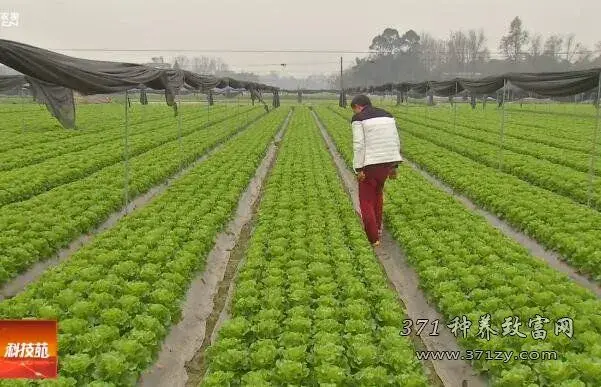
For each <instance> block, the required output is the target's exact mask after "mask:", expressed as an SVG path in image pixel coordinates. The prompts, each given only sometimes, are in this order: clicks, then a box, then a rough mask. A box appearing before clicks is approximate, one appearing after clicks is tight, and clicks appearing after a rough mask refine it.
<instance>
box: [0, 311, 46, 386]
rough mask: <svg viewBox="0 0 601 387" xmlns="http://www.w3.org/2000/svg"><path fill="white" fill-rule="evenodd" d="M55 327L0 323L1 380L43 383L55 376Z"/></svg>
mask: <svg viewBox="0 0 601 387" xmlns="http://www.w3.org/2000/svg"><path fill="white" fill-rule="evenodd" d="M57 341H58V324H57V322H56V321H46V320H0V379H46V378H56V377H57V374H58V356H57V348H58V345H57Z"/></svg>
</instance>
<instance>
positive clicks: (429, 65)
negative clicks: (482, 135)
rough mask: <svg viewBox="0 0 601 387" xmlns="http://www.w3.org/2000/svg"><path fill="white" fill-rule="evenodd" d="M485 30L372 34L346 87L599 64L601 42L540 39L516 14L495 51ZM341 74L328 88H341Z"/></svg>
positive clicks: (555, 37)
mask: <svg viewBox="0 0 601 387" xmlns="http://www.w3.org/2000/svg"><path fill="white" fill-rule="evenodd" d="M487 43H488V39H487V38H486V35H485V33H484V30H482V29H479V30H475V29H470V30H467V31H463V30H459V31H452V32H450V34H449V36H448V37H446V38H444V39H438V38H435V37H433V36H432V35H430V34H428V33H422V34H418V33H416V32H415V31H414V30H412V29H410V30H408V31H406V32H405V33H403V34H401V33H399V31H398V30H397V29H394V28H386V29H384V31H383V32H382V33H381V34H379V35H377V36H375V37H374V38H373V39H372V41H371V45H370V46H369V49H370V50H372V51H373V53H372V54H370V55H369V56H367V57H365V58H355V62H354V64H353V66H352V67H351V68H349V69H348V70H346V71H345V72H344V73H343V77H344V84H345V86H350V87H353V86H370V85H380V84H384V83H388V82H411V81H423V80H427V79H433V80H443V79H450V78H454V77H481V76H487V75H495V74H502V73H506V72H556V71H569V70H578V69H586V68H591V67H601V41H600V42H599V43H597V45H596V47H595V48H594V50H591V49H588V48H586V47H585V46H584V45H583V44H581V43H579V42H578V41H577V40H576V37H575V35H574V34H567V35H563V34H554V35H551V36H549V37H547V38H546V39H544V40H543V37H542V35H541V34H538V33H533V32H530V31H528V30H527V29H526V27H525V26H524V23H523V22H522V20H521V19H520V18H519V17H516V18H514V19H513V20H512V21H511V23H510V25H509V29H508V31H507V33H506V34H505V35H504V36H503V37H502V38H501V40H500V42H499V46H498V50H499V51H498V52H497V53H492V52H491V51H490V49H489V48H488V45H487ZM339 81H340V77H339V76H337V77H336V78H335V79H334V82H333V84H332V85H331V86H332V87H339Z"/></svg>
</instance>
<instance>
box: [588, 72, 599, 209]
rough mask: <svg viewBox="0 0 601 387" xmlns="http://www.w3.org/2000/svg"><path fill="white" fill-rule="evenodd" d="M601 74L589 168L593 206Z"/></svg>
mask: <svg viewBox="0 0 601 387" xmlns="http://www.w3.org/2000/svg"><path fill="white" fill-rule="evenodd" d="M600 103H601V72H600V73H599V84H598V86H597V123H596V125H595V131H594V133H593V146H592V149H591V165H590V168H589V177H588V178H589V185H588V205H589V207H590V206H591V202H592V200H593V194H594V193H595V189H594V186H593V184H594V183H595V161H596V157H597V155H596V153H597V141H598V140H599V118H600V117H599V116H600V112H601V106H600Z"/></svg>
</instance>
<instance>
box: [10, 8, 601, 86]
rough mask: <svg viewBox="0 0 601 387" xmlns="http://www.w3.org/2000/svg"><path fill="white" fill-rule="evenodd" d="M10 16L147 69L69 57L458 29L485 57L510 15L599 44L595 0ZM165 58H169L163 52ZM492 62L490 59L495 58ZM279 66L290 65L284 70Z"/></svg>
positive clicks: (339, 47)
mask: <svg viewBox="0 0 601 387" xmlns="http://www.w3.org/2000/svg"><path fill="white" fill-rule="evenodd" d="M1 12H17V13H18V14H19V26H18V27H10V28H2V27H0V37H2V38H5V39H11V40H17V41H21V42H24V43H28V44H33V45H36V46H40V47H43V48H49V49H56V50H58V51H60V52H63V53H65V54H68V55H74V56H80V57H87V58H96V59H107V60H122V61H135V62H139V61H148V60H149V58H150V57H152V56H155V55H157V54H160V53H157V52H100V51H85V52H74V51H68V49H75V48H76V49H91V50H92V49H93V50H97V49H138V50H140V49H142V50H144V49H146V50H156V49H171V50H178V49H186V50H205V51H210V50H227V49H233V50H295V49H298V50H335V51H364V50H367V49H368V47H369V44H370V42H371V39H372V38H373V36H375V35H377V34H378V33H380V32H381V31H382V30H383V29H384V28H385V27H393V28H396V29H398V30H399V31H400V32H401V33H402V32H404V31H406V30H408V29H414V30H415V31H417V32H418V33H420V32H422V31H427V32H429V33H431V34H432V35H434V36H436V37H440V38H442V37H445V36H447V35H448V33H449V31H451V30H457V29H464V30H467V29H470V28H475V29H479V28H483V29H484V30H485V32H486V36H487V37H488V46H489V48H490V49H491V51H493V52H496V51H498V41H499V39H500V37H501V36H502V35H503V34H504V33H505V31H506V30H507V28H508V25H509V23H510V21H511V19H513V17H515V16H520V17H521V18H522V19H523V21H524V24H525V27H526V28H527V29H528V30H530V31H534V32H539V33H541V34H543V36H548V35H549V34H552V33H575V34H576V38H577V40H578V41H581V42H582V43H584V44H585V46H587V47H588V48H591V49H592V48H593V47H594V45H595V43H596V42H597V41H599V40H601V27H600V26H599V20H600V19H599V18H600V16H601V1H599V0H571V1H565V0H503V1H491V0H479V1H476V0H425V1H424V0H421V1H415V0H413V1H407V0H374V1H357V0H346V1H338V0H301V1H299V0H210V1H202V0H196V1H195V0H102V1H100V0H1V1H0V13H1ZM162 54H163V55H164V56H165V58H166V59H171V58H173V56H174V55H176V54H177V53H174V52H164V53H162ZM185 54H186V55H188V56H194V55H207V56H218V57H221V58H223V59H224V60H225V61H226V62H227V63H228V64H229V65H230V66H231V67H232V68H235V69H241V68H244V69H247V70H249V71H254V72H257V73H266V72H268V71H270V70H277V71H278V72H279V73H282V74H286V73H287V74H292V75H300V76H303V75H308V74H310V73H316V72H322V71H328V72H331V71H333V70H335V69H336V68H337V65H336V63H337V61H338V60H339V57H340V56H341V55H342V56H343V57H344V62H345V65H349V64H350V63H351V62H352V61H353V59H354V57H355V56H358V55H359V54H353V53H344V54H340V53H328V54H305V53H277V54H255V53H218V52H197V53H194V52H186V53H185ZM493 56H494V55H493ZM278 63H288V64H289V65H288V66H287V67H286V69H285V70H282V68H281V67H280V66H277V65H276V64H278Z"/></svg>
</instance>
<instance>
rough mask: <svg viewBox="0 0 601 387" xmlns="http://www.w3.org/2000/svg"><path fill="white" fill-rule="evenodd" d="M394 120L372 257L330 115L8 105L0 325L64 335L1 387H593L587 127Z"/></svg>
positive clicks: (346, 128) (596, 210)
mask: <svg viewBox="0 0 601 387" xmlns="http://www.w3.org/2000/svg"><path fill="white" fill-rule="evenodd" d="M383 103H385V104H386V103H387V102H385V101H383ZM385 108H386V109H387V110H389V111H390V112H391V113H392V114H393V115H394V116H395V117H396V119H397V126H398V128H399V133H400V136H401V143H402V154H403V156H404V158H405V159H406V162H404V163H403V164H401V166H400V167H399V172H398V176H397V178H396V179H394V180H389V181H388V182H387V183H386V188H385V205H384V218H385V219H384V221H385V230H384V236H383V243H382V246H381V247H378V248H376V249H374V248H372V247H371V245H370V243H369V242H368V241H367V239H366V237H365V234H364V232H363V228H362V224H361V219H360V215H359V214H358V211H357V209H356V204H355V202H356V199H357V197H356V182H355V181H354V180H353V179H352V176H351V172H350V170H351V165H352V157H353V155H352V132H351V130H350V118H351V115H352V112H351V111H350V109H342V108H340V107H338V106H337V105H336V104H335V103H334V102H332V101H319V102H313V103H308V104H293V103H291V102H288V103H284V104H283V105H282V106H281V107H279V108H276V109H271V110H270V111H269V112H266V111H265V110H264V109H263V107H262V106H251V105H250V104H242V105H240V104H237V105H234V104H228V103H217V104H215V105H214V106H212V107H210V108H208V107H206V106H204V107H199V106H198V105H195V104H192V103H190V104H183V106H180V116H179V117H174V116H173V110H171V109H170V108H168V107H166V106H163V105H161V104H150V105H147V106H141V105H138V104H133V106H131V107H129V108H128V112H127V125H126V126H125V122H124V109H125V108H124V106H123V105H122V104H115V103H107V104H97V105H82V106H78V109H77V112H78V126H79V128H78V129H77V130H65V129H63V128H61V127H59V126H58V124H56V123H55V121H53V120H52V119H51V117H50V115H49V114H48V112H47V111H46V110H43V109H42V108H41V107H38V106H37V105H36V106H34V105H30V104H26V105H24V106H17V105H12V104H2V105H0V140H1V141H0V286H1V287H2V293H1V295H2V298H1V300H0V318H1V319H31V318H33V319H46V320H57V321H58V328H59V331H58V357H59V365H58V367H59V377H58V378H56V379H44V380H37V381H36V380H25V379H21V380H0V386H37V385H42V386H136V385H139V386H249V387H251V386H252V387H255V386H256V387H260V386H328V387H329V386H365V387H372V386H407V387H420V386H437V387H438V386H450V387H456V386H457V387H459V386H462V387H463V386H469V387H473V386H497V387H513V386H524V387H533V386H561V387H598V386H601V301H600V300H599V297H600V296H601V286H600V285H601V213H600V211H601V180H600V179H598V177H599V176H598V175H599V174H600V173H601V160H597V161H599V162H596V160H595V157H596V156H598V155H595V154H594V153H595V152H597V153H599V151H600V150H601V144H597V145H596V146H595V147H593V146H592V140H591V139H592V138H593V135H594V131H595V120H594V116H593V113H592V110H594V109H592V110H591V112H588V111H586V112H585V111H584V110H583V109H581V107H577V108H576V107H574V111H576V110H577V112H576V113H573V112H572V111H571V110H570V111H568V109H567V108H545V107H540V106H539V107H532V106H525V107H517V106H512V107H511V108H510V109H508V111H507V112H506V115H507V116H506V117H505V118H504V119H505V121H504V122H503V134H502V136H501V137H500V135H499V124H500V121H499V120H500V116H499V114H500V113H499V112H498V109H497V107H496V106H489V107H487V109H481V108H478V109H476V110H472V109H471V108H469V107H467V106H461V104H458V106H455V107H449V106H448V105H443V106H436V107H426V106H423V105H407V106H402V105H401V106H392V105H386V106H385ZM124 127H127V132H125V130H124ZM126 133H127V134H126ZM597 138H598V137H597ZM591 154H592V155H593V156H595V157H591ZM599 159H601V157H599ZM349 176H350V177H349ZM416 300H421V301H416ZM432 316H436V318H433V317H432ZM2 350H3V351H4V349H2ZM455 350H456V351H455ZM454 355H456V356H457V357H455V358H454V357H453V356H454Z"/></svg>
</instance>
